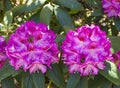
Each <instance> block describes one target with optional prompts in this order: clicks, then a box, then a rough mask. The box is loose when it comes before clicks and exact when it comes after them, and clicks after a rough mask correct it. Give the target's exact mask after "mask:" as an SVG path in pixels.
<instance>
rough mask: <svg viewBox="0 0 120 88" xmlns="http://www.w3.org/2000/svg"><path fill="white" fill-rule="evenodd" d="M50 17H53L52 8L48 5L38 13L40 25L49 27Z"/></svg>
mask: <svg viewBox="0 0 120 88" xmlns="http://www.w3.org/2000/svg"><path fill="white" fill-rule="evenodd" d="M52 15H53V6H52V5H50V4H46V5H45V6H44V7H43V8H42V10H41V12H40V21H41V22H42V23H45V24H47V25H49V23H50V21H51V17H52Z"/></svg>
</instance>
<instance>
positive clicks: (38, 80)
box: [31, 73, 45, 88]
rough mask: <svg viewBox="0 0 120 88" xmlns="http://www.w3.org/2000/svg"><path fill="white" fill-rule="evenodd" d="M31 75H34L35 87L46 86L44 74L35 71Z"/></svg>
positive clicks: (41, 87)
mask: <svg viewBox="0 0 120 88" xmlns="http://www.w3.org/2000/svg"><path fill="white" fill-rule="evenodd" d="M31 76H32V80H33V83H34V85H35V87H34V88H45V79H44V74H42V73H34V74H32V75H31Z"/></svg>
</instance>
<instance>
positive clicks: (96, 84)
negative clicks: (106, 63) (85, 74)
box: [88, 74, 112, 88]
mask: <svg viewBox="0 0 120 88" xmlns="http://www.w3.org/2000/svg"><path fill="white" fill-rule="evenodd" d="M111 85H112V83H111V82H110V81H109V80H107V79H106V78H104V77H103V76H102V75H100V74H98V75H96V76H95V77H94V79H90V80H89V87H88V88H111Z"/></svg>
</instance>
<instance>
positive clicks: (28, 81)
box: [21, 72, 35, 88]
mask: <svg viewBox="0 0 120 88" xmlns="http://www.w3.org/2000/svg"><path fill="white" fill-rule="evenodd" d="M21 88H35V85H34V83H33V81H32V78H31V75H30V74H29V73H28V72H27V73H23V75H22V81H21Z"/></svg>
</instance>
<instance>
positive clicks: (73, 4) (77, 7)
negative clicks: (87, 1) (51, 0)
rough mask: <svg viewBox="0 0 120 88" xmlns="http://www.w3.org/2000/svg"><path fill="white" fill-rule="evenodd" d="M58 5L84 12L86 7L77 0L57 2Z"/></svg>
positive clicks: (59, 0)
mask: <svg viewBox="0 0 120 88" xmlns="http://www.w3.org/2000/svg"><path fill="white" fill-rule="evenodd" d="M55 1H56V2H57V3H58V4H60V5H63V6H65V7H68V8H70V9H74V10H84V7H83V5H82V4H81V3H79V2H78V1H77V0H69V1H68V0H55Z"/></svg>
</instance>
